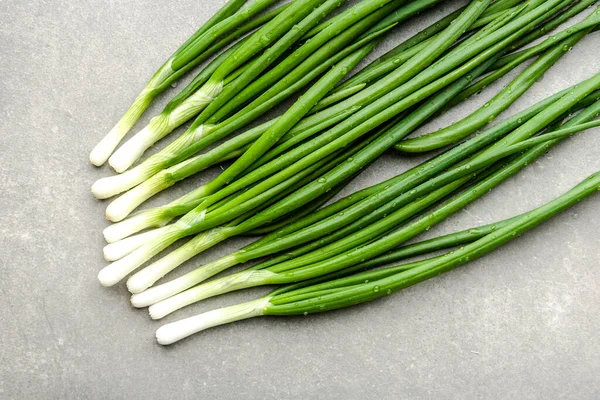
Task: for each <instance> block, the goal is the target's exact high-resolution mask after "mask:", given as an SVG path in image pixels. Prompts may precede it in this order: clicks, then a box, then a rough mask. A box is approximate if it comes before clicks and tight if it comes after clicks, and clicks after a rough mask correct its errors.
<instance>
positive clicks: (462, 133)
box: [395, 31, 587, 153]
mask: <svg viewBox="0 0 600 400" xmlns="http://www.w3.org/2000/svg"><path fill="white" fill-rule="evenodd" d="M586 34H587V31H583V32H580V33H577V34H574V35H573V36H572V37H569V38H567V39H565V40H564V41H561V42H559V43H558V44H557V45H555V46H554V47H551V48H550V50H548V51H547V52H546V53H545V54H543V55H542V56H540V57H539V58H538V59H537V60H536V62H534V63H533V64H532V65H530V66H529V67H528V68H526V69H525V70H524V71H523V72H521V73H520V74H519V75H518V76H517V77H516V78H515V79H513V80H512V81H511V82H510V83H509V84H508V85H507V86H506V87H505V88H504V89H502V90H501V91H500V92H499V93H498V94H497V95H496V96H494V98H493V99H492V100H490V101H489V102H487V103H486V104H485V105H484V106H483V107H481V108H479V109H478V110H476V111H475V112H474V113H472V114H470V115H469V116H468V117H466V118H464V119H462V120H460V121H458V122H456V123H454V124H452V125H449V126H447V127H445V128H443V129H441V130H439V131H437V132H434V133H430V134H426V135H423V136H420V137H418V138H413V139H407V140H403V141H401V142H400V143H398V144H397V145H396V146H395V147H396V150H399V151H402V152H408V153H421V152H426V151H431V150H436V149H439V148H441V147H444V146H447V145H449V144H453V143H456V142H458V141H459V140H461V139H463V138H465V137H467V136H468V135H470V134H472V133H474V132H475V131H477V130H478V129H479V128H481V127H482V126H484V125H486V124H488V123H491V122H492V121H493V120H494V119H495V118H496V116H498V115H499V114H500V113H501V112H503V111H504V110H506V109H507V108H508V107H509V106H510V105H511V104H513V103H514V102H515V101H516V100H517V99H518V98H520V97H521V96H522V95H523V93H525V92H526V91H527V90H528V89H529V88H531V87H532V86H533V84H534V83H535V82H537V81H538V80H539V78H540V77H541V76H543V75H544V73H546V71H548V69H550V68H551V67H552V65H554V64H555V63H556V62H557V61H558V60H559V59H560V58H561V57H562V56H563V55H564V54H566V53H567V52H568V50H569V49H570V48H571V47H572V46H574V45H575V44H577V43H578V42H579V41H580V40H581V39H582V38H583V37H584V36H585V35H586Z"/></svg>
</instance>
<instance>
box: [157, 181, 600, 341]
mask: <svg viewBox="0 0 600 400" xmlns="http://www.w3.org/2000/svg"><path fill="white" fill-rule="evenodd" d="M599 190H600V173H595V174H593V175H592V176H590V177H589V178H588V179H586V180H584V181H583V182H581V183H580V184H579V185H577V186H575V187H574V188H573V189H571V190H569V191H568V192H566V193H565V194H563V195H562V196H560V197H558V198H556V199H554V200H552V201H551V202H549V203H547V204H545V205H543V206H541V207H538V208H536V209H534V210H532V211H530V212H528V213H526V214H524V215H523V216H521V217H519V218H515V220H514V221H512V222H511V223H508V224H507V225H506V226H504V227H502V228H500V229H497V230H496V231H495V232H493V233H490V234H488V235H485V236H484V237H482V238H481V239H479V240H477V241H475V242H473V243H471V244H468V245H466V246H464V247H462V248H460V249H459V250H456V251H454V252H451V253H448V254H446V255H445V256H440V257H434V258H431V259H427V260H423V261H417V262H413V263H409V264H404V265H400V266H398V267H391V268H386V269H383V270H378V271H374V272H366V273H362V274H357V275H353V276H350V277H346V278H340V279H336V280H333V281H329V282H325V283H321V284H316V285H312V286H308V287H302V288H298V289H296V290H289V291H288V290H286V289H285V288H284V289H283V290H278V291H275V292H273V293H271V294H268V295H267V296H265V297H262V298H260V299H258V300H254V301H251V302H247V303H243V304H238V305H234V306H229V307H226V308H222V309H217V310H213V311H209V312H206V313H203V314H200V315H197V316H194V317H190V318H186V319H184V320H181V321H177V322H174V323H170V324H167V325H164V326H162V327H160V328H159V329H158V330H157V332H156V338H157V340H158V342H159V343H160V344H163V345H169V344H172V343H174V342H176V341H178V340H181V339H183V338H185V337H188V336H190V335H192V334H194V333H197V332H200V331H202V330H204V329H208V328H211V327H214V326H218V325H222V324H226V323H230V322H234V321H239V320H243V319H247V318H253V317H257V316H262V315H278V316H283V315H307V314H310V313H317V312H324V311H330V310H335V309H340V308H345V307H349V306H352V305H356V304H360V303H364V302H367V301H371V300H375V299H377V298H379V297H383V296H387V295H390V294H392V293H393V292H395V291H398V290H401V289H404V288H406V287H409V286H412V285H414V284H417V283H419V282H423V281H425V280H427V279H431V278H434V277H436V276H438V275H440V274H442V273H445V272H449V271H451V270H453V269H455V268H458V267H460V266H462V265H465V264H466V263H468V262H469V261H473V260H475V259H477V258H480V257H482V256H484V255H486V254H488V253H489V252H491V251H493V250H495V249H496V248H498V247H500V246H502V245H504V244H506V243H508V242H509V241H511V240H512V239H514V238H516V237H519V236H520V235H522V234H524V233H526V232H527V231H529V230H531V229H533V228H535V227H536V226H538V225H539V224H541V223H543V222H545V221H547V220H548V219H550V218H552V217H554V216H555V215H557V214H559V213H560V212H562V211H564V210H566V209H568V208H570V207H572V206H573V205H575V204H577V203H578V202H580V201H581V200H583V199H585V198H586V197H589V196H591V195H592V194H594V193H597V192H598V191H599Z"/></svg>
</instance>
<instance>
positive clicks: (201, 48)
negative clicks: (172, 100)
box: [90, 0, 282, 166]
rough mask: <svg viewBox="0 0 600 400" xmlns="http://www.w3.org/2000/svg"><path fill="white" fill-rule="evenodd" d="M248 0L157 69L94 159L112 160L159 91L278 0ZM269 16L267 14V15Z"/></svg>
mask: <svg viewBox="0 0 600 400" xmlns="http://www.w3.org/2000/svg"><path fill="white" fill-rule="evenodd" d="M245 2H246V1H245V0H230V1H228V2H227V3H225V5H224V6H223V7H222V8H221V9H220V10H219V11H218V12H217V13H216V14H215V15H214V16H213V17H212V18H211V19H209V20H208V21H207V22H206V23H205V24H204V25H203V26H202V27H200V29H198V30H197V31H196V32H195V33H194V34H193V35H192V36H191V37H190V38H189V39H188V40H187V41H186V42H185V43H184V44H183V45H181V46H180V47H179V49H177V51H176V52H175V53H173V54H172V55H171V57H169V58H168V59H167V61H166V62H165V63H164V64H163V65H162V66H161V67H160V68H159V69H158V71H156V72H155V73H154V75H153V76H152V78H151V79H150V81H149V82H148V83H147V84H146V87H145V88H144V90H142V92H141V93H140V94H139V95H138V97H137V98H136V99H135V101H134V102H133V104H132V106H131V107H130V108H129V110H127V112H126V113H125V114H124V115H123V117H122V118H121V119H120V120H119V122H118V123H117V124H116V125H115V127H114V128H113V129H112V130H111V131H110V132H109V133H108V135H106V136H105V137H104V138H103V139H102V140H101V141H100V142H99V143H98V145H96V147H94V149H93V150H92V152H91V153H90V162H91V163H92V164H94V165H96V166H100V165H102V164H104V163H105V162H106V160H108V158H109V157H110V155H111V154H112V152H113V151H114V149H115V148H116V147H117V146H118V145H119V143H120V141H121V140H122V139H123V137H124V136H125V135H126V134H127V132H129V130H130V129H131V127H132V126H133V125H134V124H135V122H136V121H137V120H138V119H139V118H140V116H141V115H142V114H143V113H144V111H145V110H146V109H147V108H148V106H149V105H150V104H151V103H152V101H153V100H154V99H155V98H156V96H157V95H159V94H160V93H162V92H164V91H165V90H166V89H167V88H168V87H169V86H170V85H171V84H172V83H173V82H175V81H176V80H177V79H179V78H181V77H182V76H183V75H185V74H186V73H187V72H189V71H190V70H191V69H193V68H195V67H196V66H197V65H199V64H200V63H202V62H203V61H205V60H206V59H208V57H210V56H211V55H213V54H215V53H216V52H218V51H220V50H222V49H224V48H225V47H226V46H227V45H229V44H230V43H232V42H233V41H235V39H237V38H238V37H239V35H243V34H244V33H247V32H249V31H251V30H253V29H255V28H256V26H257V25H256V22H248V21H249V20H252V19H253V18H255V17H256V16H258V14H260V13H261V12H262V11H264V10H265V9H266V8H268V7H269V6H271V5H272V4H274V3H275V2H276V0H256V1H254V2H252V3H251V4H250V5H249V6H247V7H245V8H243V9H241V10H240V8H241V7H242V6H243V5H244V3H245ZM281 11H282V9H281V10H277V11H276V12H271V13H267V14H265V16H264V17H258V18H256V20H258V21H257V22H259V23H263V24H264V23H265V22H267V21H268V20H269V19H272V18H273V17H274V16H275V15H277V13H279V12H281ZM265 17H266V18H265Z"/></svg>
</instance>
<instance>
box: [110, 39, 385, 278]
mask: <svg viewBox="0 0 600 400" xmlns="http://www.w3.org/2000/svg"><path fill="white" fill-rule="evenodd" d="M372 49H373V46H367V47H366V49H364V50H362V51H358V52H356V53H355V54H353V55H350V56H348V57H347V58H346V59H344V60H342V62H340V63H339V65H337V66H336V67H335V68H334V69H332V70H331V71H330V72H328V73H327V74H326V75H325V76H324V77H323V78H321V79H320V80H319V82H317V83H316V84H315V85H314V86H312V87H311V88H310V89H309V90H308V91H307V92H306V93H305V94H304V95H303V96H302V97H301V98H300V99H299V100H298V101H297V102H296V103H294V105H293V106H292V107H291V108H290V110H288V111H287V112H286V113H285V114H284V115H283V116H282V117H281V118H280V119H279V121H278V122H280V124H275V125H273V127H272V132H273V133H271V134H277V132H280V131H282V130H286V129H287V130H289V128H290V126H291V125H293V124H294V123H295V121H294V118H296V116H297V115H299V114H300V115H302V112H303V111H302V110H309V109H310V107H312V106H313V105H314V104H316V102H318V100H319V99H320V98H322V97H323V96H324V95H325V93H327V92H328V91H329V90H330V89H331V88H332V87H333V86H334V85H335V84H336V83H337V82H339V81H340V80H341V79H342V78H343V77H344V76H345V75H346V74H348V73H349V72H350V70H351V69H352V68H354V67H355V66H356V65H357V64H358V63H359V62H360V61H361V60H362V59H363V58H364V57H365V56H366V55H367V54H368V53H369V52H370V51H371V50H372ZM267 133H270V132H269V131H267ZM221 200H222V199H221ZM249 211H250V210H249ZM164 233H167V232H166V230H165V231H164ZM115 283H116V282H115Z"/></svg>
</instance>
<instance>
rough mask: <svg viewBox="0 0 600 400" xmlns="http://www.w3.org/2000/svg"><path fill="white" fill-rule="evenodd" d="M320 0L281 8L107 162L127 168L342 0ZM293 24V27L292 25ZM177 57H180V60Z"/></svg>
mask: <svg viewBox="0 0 600 400" xmlns="http://www.w3.org/2000/svg"><path fill="white" fill-rule="evenodd" d="M380 1H384V0H380ZM387 1H390V0H387ZM321 2H322V0H294V1H293V2H292V3H291V5H290V6H289V7H287V8H286V9H285V10H283V12H281V13H280V14H279V15H277V16H276V17H275V18H273V19H272V20H271V21H269V22H267V23H266V24H265V25H264V26H263V27H261V28H260V29H259V30H258V31H256V32H255V33H253V34H252V35H251V36H250V38H249V39H248V40H247V41H246V42H245V43H244V46H241V47H240V48H238V49H236V51H234V52H233V53H232V54H231V55H230V56H229V57H228V58H227V59H226V60H225V61H224V62H223V63H222V64H221V65H219V67H218V68H217V69H216V70H215V72H214V73H213V74H212V75H211V77H210V78H209V79H208V81H207V82H206V83H205V84H203V85H202V87H201V88H199V89H198V90H197V91H196V92H195V93H194V94H193V95H191V96H190V97H188V98H187V99H185V100H184V101H183V102H181V103H180V104H179V105H178V106H177V107H176V108H175V109H174V110H171V111H170V112H169V113H167V114H160V115H158V116H157V117H155V118H153V119H152V120H151V121H150V123H149V124H148V126H146V128H144V129H143V130H142V131H140V132H139V133H138V134H136V135H135V136H134V137H133V138H131V139H130V140H128V141H127V142H126V143H125V144H124V145H123V146H122V147H121V148H120V149H119V150H117V151H116V152H115V153H114V154H113V155H112V156H111V157H110V159H109V164H110V165H111V166H112V167H113V168H114V169H115V170H116V171H117V172H122V171H124V170H126V169H127V168H129V167H130V166H131V165H132V164H133V163H134V162H135V161H136V160H137V159H138V158H139V157H140V156H141V155H142V154H143V152H144V151H145V150H146V149H148V148H149V147H150V146H152V145H153V144H154V143H155V142H156V141H157V140H159V139H161V138H162V137H164V136H165V135H167V134H168V133H170V132H171V131H172V130H173V129H175V128H176V127H178V126H180V125H181V124H182V123H184V122H186V121H187V120H189V119H190V118H191V117H193V116H194V115H196V114H197V113H198V112H199V111H201V110H203V109H204V108H205V107H207V106H208V105H209V104H211V103H213V101H214V102H218V101H220V100H217V99H218V98H219V99H224V98H225V99H227V97H228V96H229V98H231V96H233V95H234V94H235V93H237V91H239V90H240V89H241V88H243V87H244V86H245V85H247V84H248V83H249V81H250V80H252V79H253V78H255V77H256V76H257V75H258V74H260V73H261V72H262V71H264V70H265V69H266V68H267V67H268V66H269V65H270V64H271V63H272V62H273V61H274V60H275V59H276V58H277V57H279V56H280V55H281V54H283V52H284V51H286V50H287V49H288V48H289V47H290V46H291V45H292V44H294V43H295V42H297V41H298V40H299V39H300V38H301V37H302V36H303V34H304V32H306V31H307V30H308V29H310V28H311V27H312V26H314V25H315V24H316V23H317V22H318V21H319V20H321V19H322V18H323V17H324V16H326V15H327V14H328V13H330V12H331V11H333V9H335V8H336V7H337V6H339V5H340V4H341V0H328V1H326V2H325V3H324V4H323V5H322V6H321V7H319V8H317V9H315V10H313V8H314V7H315V6H317V5H318V4H319V3H321ZM293 26H295V28H294V29H291V28H292V27H293ZM271 43H274V44H273V45H272V46H271V47H269V48H268V49H267V50H266V51H265V52H264V53H263V54H262V55H261V56H259V58H258V60H257V61H256V62H252V63H251V66H250V68H248V69H247V70H246V71H244V72H243V73H242V75H241V77H240V78H239V79H236V80H234V82H232V83H231V84H229V85H228V86H226V87H225V88H224V82H225V80H226V78H227V77H228V76H230V75H231V74H232V73H234V71H236V69H238V68H239V67H241V66H242V65H244V63H246V62H247V61H248V60H250V59H251V58H252V57H254V56H255V55H256V54H257V53H258V52H260V51H262V50H263V49H265V48H267V46H269V45H270V44H271ZM187 58H189V57H188V56H187V55H186V53H182V54H181V55H180V56H178V58H176V59H174V60H173V64H175V63H180V62H184V61H185V60H187ZM180 59H182V61H179V60H180ZM222 92H223V93H222Z"/></svg>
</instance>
